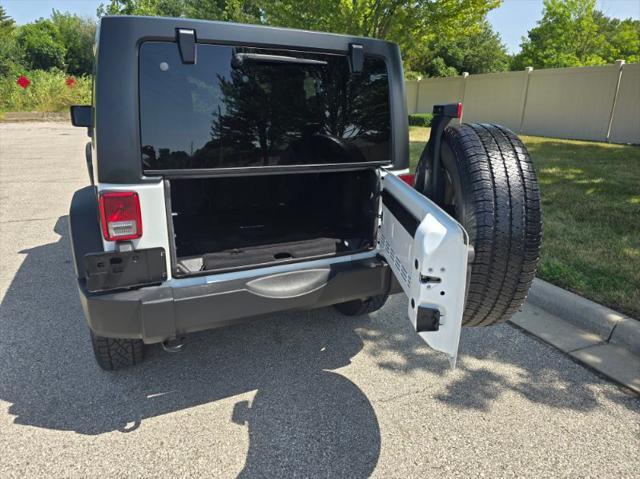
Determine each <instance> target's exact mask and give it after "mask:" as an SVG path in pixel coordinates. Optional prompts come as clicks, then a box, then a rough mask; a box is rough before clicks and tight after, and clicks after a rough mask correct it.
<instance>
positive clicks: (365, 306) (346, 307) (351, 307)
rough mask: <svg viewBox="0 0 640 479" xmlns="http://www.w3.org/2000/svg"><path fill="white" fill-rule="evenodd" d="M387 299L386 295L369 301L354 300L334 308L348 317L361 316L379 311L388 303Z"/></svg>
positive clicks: (374, 297) (368, 299)
mask: <svg viewBox="0 0 640 479" xmlns="http://www.w3.org/2000/svg"><path fill="white" fill-rule="evenodd" d="M387 298H388V296H387V295H386V294H381V295H379V296H372V297H371V298H367V299H354V300H353V301H347V302H346V303H339V304H334V305H333V306H334V307H335V308H336V309H337V310H338V311H339V312H341V313H342V314H344V315H346V316H361V315H363V314H369V313H373V312H374V311H378V310H379V309H380V308H382V307H383V306H384V303H386V302H387Z"/></svg>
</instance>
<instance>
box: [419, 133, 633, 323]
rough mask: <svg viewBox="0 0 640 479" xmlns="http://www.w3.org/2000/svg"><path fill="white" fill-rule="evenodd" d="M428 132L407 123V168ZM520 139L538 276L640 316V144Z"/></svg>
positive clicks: (535, 138) (614, 307) (420, 148)
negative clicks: (537, 233)
mask: <svg viewBox="0 0 640 479" xmlns="http://www.w3.org/2000/svg"><path fill="white" fill-rule="evenodd" d="M428 134H429V129H428V128H419V127H411V128H410V140H411V144H410V152H411V167H412V168H414V167H415V164H416V163H417V161H418V158H419V156H420V153H421V152H422V149H423V147H424V144H425V142H426V140H427V138H428ZM522 140H523V141H524V143H525V144H526V145H527V148H528V149H529V153H530V154H531V157H532V158H533V163H534V165H535V168H536V171H537V173H538V180H539V182H540V190H541V194H542V208H543V209H542V214H543V228H544V230H543V242H542V256H541V261H540V267H539V270H538V276H539V277H541V278H543V279H545V280H547V281H549V282H551V283H554V284H556V285H558V286H561V287H563V288H566V289H569V290H571V291H574V292H576V293H578V294H581V295H582V296H585V297H587V298H589V299H592V300H594V301H597V302H599V303H602V304H605V305H607V306H610V307H611V308H613V309H616V310H619V311H621V312H623V313H626V314H629V315H631V316H633V317H636V318H640V147H637V146H625V145H611V144H607V143H595V142H585V141H572V140H558V139H552V138H539V137H532V136H523V137H522Z"/></svg>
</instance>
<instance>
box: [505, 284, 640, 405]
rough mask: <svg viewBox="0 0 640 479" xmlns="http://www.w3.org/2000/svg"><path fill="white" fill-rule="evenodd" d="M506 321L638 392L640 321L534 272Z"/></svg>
mask: <svg viewBox="0 0 640 479" xmlns="http://www.w3.org/2000/svg"><path fill="white" fill-rule="evenodd" d="M510 322H511V323H513V324H514V325H516V326H517V327H519V328H522V329H524V330H525V331H527V332H528V333H530V334H532V335H534V336H536V337H538V338H540V339H542V340H543V341H545V342H547V343H549V344H551V345H552V346H555V347H556V348H558V349H559V350H561V351H563V352H565V353H566V354H568V355H569V356H571V357H572V358H574V359H575V360H577V361H579V362H581V363H583V364H585V365H587V366H589V367H590V368H592V369H595V370H596V371H598V372H600V373H602V374H603V375H605V376H607V377H608V378H610V379H612V380H614V381H616V382H618V383H620V384H622V385H624V386H626V387H627V388H629V389H630V390H632V391H635V392H636V393H638V394H640V321H637V320H635V319H633V318H629V317H627V316H625V315H623V314H621V313H618V312H617V311H613V310H612V309H609V308H607V307H605V306H602V305H601V304H598V303H594V302H593V301H590V300H588V299H585V298H583V297H581V296H578V295H577V294H574V293H571V292H569V291H566V290H564V289H562V288H559V287H557V286H554V285H552V284H550V283H547V282H546V281H542V280H540V279H537V278H536V279H535V280H534V283H533V285H532V287H531V289H530V291H529V297H528V299H527V303H526V304H525V305H524V307H523V309H522V311H521V312H520V313H518V314H516V315H515V316H514V317H513V318H511V320H510Z"/></svg>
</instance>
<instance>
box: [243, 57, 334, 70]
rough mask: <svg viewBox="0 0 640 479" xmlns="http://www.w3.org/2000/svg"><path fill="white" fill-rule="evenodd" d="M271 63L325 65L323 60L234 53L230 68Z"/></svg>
mask: <svg viewBox="0 0 640 479" xmlns="http://www.w3.org/2000/svg"><path fill="white" fill-rule="evenodd" d="M247 62H251V63H271V64H290V65H291V64H293V65H326V64H327V62H325V61H323V60H312V59H310V58H299V57H288V56H285V55H268V54H266V53H236V54H235V55H234V56H233V61H232V62H231V63H232V66H233V67H234V68H238V67H240V66H242V65H243V64H244V63H247Z"/></svg>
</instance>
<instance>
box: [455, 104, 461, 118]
mask: <svg viewBox="0 0 640 479" xmlns="http://www.w3.org/2000/svg"><path fill="white" fill-rule="evenodd" d="M456 118H462V103H458V113H457V114H456Z"/></svg>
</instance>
